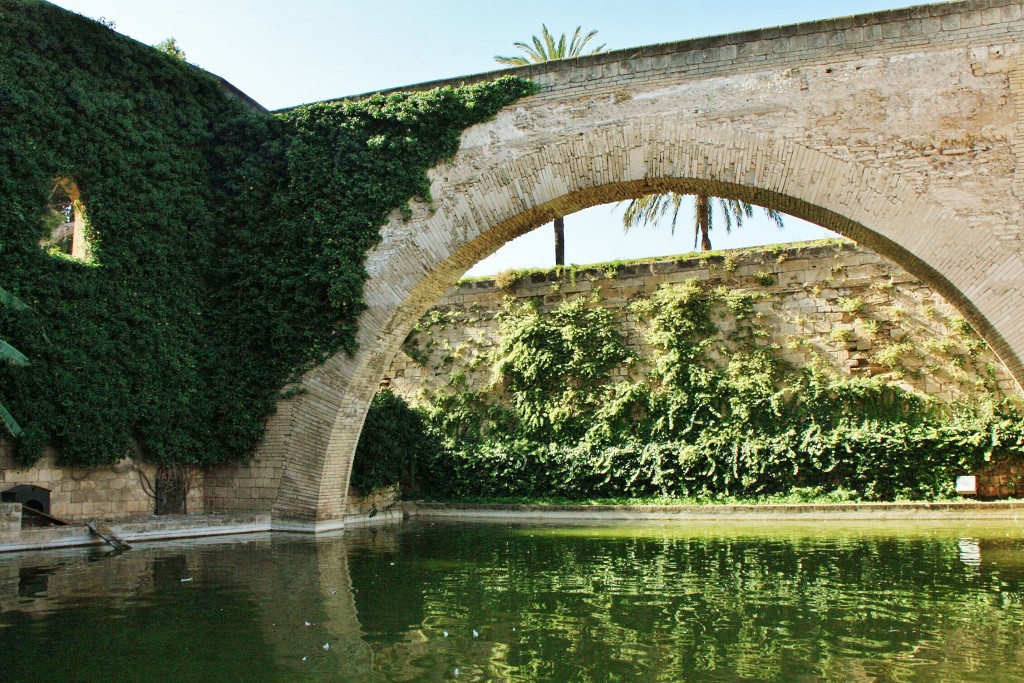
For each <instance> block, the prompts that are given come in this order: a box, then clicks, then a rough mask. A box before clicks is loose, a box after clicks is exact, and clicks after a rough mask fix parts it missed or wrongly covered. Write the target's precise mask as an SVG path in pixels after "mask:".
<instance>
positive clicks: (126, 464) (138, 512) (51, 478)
mask: <svg viewBox="0 0 1024 683" xmlns="http://www.w3.org/2000/svg"><path fill="white" fill-rule="evenodd" d="M11 450H12V449H11V446H10V445H6V444H4V443H3V442H0V491H3V490H6V489H9V488H11V487H13V486H17V485H18V484H33V485H35V486H40V487H42V488H44V489H48V490H49V491H50V514H52V515H53V516H55V517H60V518H61V519H66V520H69V521H75V520H88V519H96V518H104V519H116V518H124V517H140V516H144V515H152V514H153V513H154V512H155V509H156V505H155V501H154V499H153V498H152V497H151V496H150V495H149V494H148V493H147V492H146V489H147V488H151V485H152V483H153V482H155V481H156V467H155V466H153V465H141V466H139V465H136V464H135V463H133V462H132V461H131V460H130V459H127V458H126V459H125V460H122V461H121V462H120V463H118V464H117V465H114V466H113V467H101V468H84V467H61V466H58V465H57V464H56V462H55V456H54V453H53V452H52V451H48V452H47V453H46V454H45V455H44V456H43V457H42V458H41V459H40V460H39V462H37V463H36V464H35V465H32V466H31V467H18V466H17V465H16V464H15V463H14V459H13V457H12V456H11ZM202 479H203V477H202V473H199V472H197V473H196V478H195V480H194V482H193V486H192V488H191V490H190V491H189V495H188V499H187V502H186V504H187V510H188V512H194V513H202V512H204V511H205V507H204V502H203V495H202V491H203V481H202ZM144 482H146V483H144Z"/></svg>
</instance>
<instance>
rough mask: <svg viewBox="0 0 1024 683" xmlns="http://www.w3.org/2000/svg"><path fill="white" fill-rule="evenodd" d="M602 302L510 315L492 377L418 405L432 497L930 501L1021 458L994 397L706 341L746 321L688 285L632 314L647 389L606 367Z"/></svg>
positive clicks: (609, 344)
mask: <svg viewBox="0 0 1024 683" xmlns="http://www.w3.org/2000/svg"><path fill="white" fill-rule="evenodd" d="M596 305H597V302H595V301H589V300H587V299H576V300H574V301H570V302H567V303H563V304H562V305H561V306H560V307H559V308H558V309H556V310H555V311H552V312H551V313H542V312H541V311H540V310H538V309H536V308H533V307H529V306H517V305H511V306H510V308H508V309H507V310H506V312H505V313H504V314H503V316H502V326H501V334H502V338H501V340H500V350H499V351H498V352H497V353H495V354H494V355H492V356H491V357H490V362H491V363H492V365H493V366H494V368H495V376H496V377H498V378H499V379H500V381H499V382H497V383H496V385H495V386H492V387H490V388H488V389H487V390H484V391H480V392H473V391H465V390H462V391H460V392H458V393H442V394H438V395H435V396H427V397H425V400H426V402H427V406H428V421H429V423H430V425H431V426H432V428H433V429H435V430H436V431H437V433H438V434H440V435H441V436H442V437H443V446H444V447H443V449H442V450H440V451H438V452H437V453H435V454H433V455H432V456H430V457H429V458H428V461H427V462H426V463H424V464H422V465H421V472H424V473H425V474H423V475H422V477H421V479H422V481H423V482H424V486H423V491H424V494H425V495H427V496H430V497H434V498H442V499H445V498H449V499H450V498H487V497H509V496H512V497H515V496H519V497H526V498H561V499H566V500H585V499H590V498H622V497H671V498H688V499H689V498H695V497H696V498H700V499H715V500H721V499H726V498H730V497H741V498H744V499H750V498H757V497H771V499H772V500H780V499H786V498H787V497H791V498H792V499H793V500H799V499H800V497H801V496H802V495H805V494H806V495H805V497H808V498H809V499H810V498H813V499H815V500H820V499H822V498H825V499H833V498H834V499H836V500H846V499H851V498H857V499H864V500H895V499H899V498H907V497H913V498H941V497H943V496H948V495H952V493H953V491H952V485H953V481H954V477H955V476H956V475H957V474H963V473H965V472H972V471H975V470H976V469H977V468H978V467H979V466H981V465H982V464H983V463H985V462H987V461H988V459H990V458H992V457H994V456H996V455H998V456H999V457H1005V456H1012V457H1024V420H1022V419H1021V415H1020V413H1019V411H1018V410H1017V409H1016V408H1015V407H1014V405H1012V404H1009V403H1005V402H1000V401H999V398H998V396H997V395H996V394H991V395H979V396H975V397H973V399H972V403H971V404H970V405H958V406H954V407H944V406H941V405H939V404H938V403H937V402H936V401H935V400H934V399H930V398H928V397H925V396H923V395H919V394H916V393H912V392H910V391H907V390H905V389H903V388H901V387H900V386H899V385H896V384H894V383H891V382H890V381H888V380H886V379H883V378H881V377H870V378H868V377H845V376H841V375H839V374H837V373H836V372H835V371H833V370H832V369H831V368H827V367H824V366H823V365H821V364H812V365H810V366H808V367H806V368H801V369H798V368H794V367H792V366H789V365H788V364H786V363H785V362H783V361H782V360H780V359H779V358H777V357H775V355H774V350H772V349H770V348H762V347H757V346H751V345H749V344H747V343H745V342H744V341H743V339H744V338H743V336H742V335H739V336H738V337H737V338H736V339H734V340H732V341H726V342H723V341H722V340H721V339H718V338H716V333H717V329H716V326H715V325H714V324H713V323H712V322H711V321H712V319H713V318H717V316H718V315H719V314H720V313H722V312H725V313H726V314H727V317H728V316H732V319H733V321H734V322H735V324H736V325H737V326H739V327H740V328H742V326H743V325H748V326H750V325H753V324H754V323H753V322H752V321H751V320H750V317H751V316H750V315H749V310H748V308H749V306H750V305H752V304H751V301H750V300H749V299H746V298H744V297H743V296H742V293H735V292H729V291H727V290H722V289H719V288H715V289H710V290H708V289H706V288H704V287H703V286H702V285H700V283H698V282H697V281H695V280H691V281H688V282H684V283H681V284H679V285H670V286H665V287H662V288H661V289H659V290H658V292H656V293H655V295H653V296H652V297H651V298H650V299H649V300H647V301H646V303H642V305H641V302H634V304H633V305H631V308H630V310H631V311H633V312H634V313H637V314H638V315H640V316H642V317H643V319H644V320H645V321H646V325H647V326H648V342H649V344H650V346H651V348H652V349H653V353H652V355H651V357H649V358H646V359H641V360H640V362H641V363H643V364H644V365H646V366H648V367H651V368H653V369H652V371H651V372H650V374H649V375H648V376H647V377H645V378H643V379H642V380H637V379H631V378H629V377H628V375H626V374H625V373H622V372H616V370H617V369H622V368H625V367H626V364H627V360H626V358H627V356H626V355H625V354H624V353H623V352H622V351H621V350H620V347H619V344H621V340H619V338H618V335H617V333H616V330H615V324H614V319H612V318H611V317H610V316H608V315H607V312H605V311H603V309H599V308H596ZM720 349H721V351H720ZM890 353H891V351H890ZM801 492H803V493H801ZM809 492H810V493H809ZM812 494H813V495H812Z"/></svg>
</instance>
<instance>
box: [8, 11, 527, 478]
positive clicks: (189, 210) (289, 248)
mask: <svg viewBox="0 0 1024 683" xmlns="http://www.w3.org/2000/svg"><path fill="white" fill-rule="evenodd" d="M531 88H532V86H531V85H530V84H528V83H526V82H523V81H520V80H517V79H502V80H500V81H497V82H494V83H488V84H480V85H474V86H468V87H465V88H455V89H453V88H443V89H439V90H435V91H431V92H425V93H416V94H393V95H388V96H376V97H370V98H368V99H365V100H362V101H359V102H336V103H325V104H317V105H309V106H304V107H299V108H297V109H294V110H290V111H288V112H287V113H282V114H278V115H272V114H267V113H262V112H257V111H253V110H251V109H249V108H247V107H246V106H245V105H244V104H243V103H242V102H240V101H238V100H237V99H233V98H231V97H229V96H228V95H226V94H225V91H224V89H223V88H222V86H221V84H220V82H219V81H218V80H217V79H215V78H213V77H211V76H209V75H208V74H206V73H204V72H202V71H200V70H198V69H195V68H194V67H191V66H190V65H188V64H186V63H184V62H182V61H180V60H178V59H175V58H173V57H171V56H168V55H166V54H163V53H161V52H158V51H156V50H154V49H152V48H149V47H147V46H145V45H141V44H139V43H137V42H135V41H133V40H130V39H128V38H125V37H124V36H121V35H119V34H117V33H115V32H113V31H111V30H109V29H108V28H106V27H105V26H103V25H101V24H98V23H95V22H93V21H90V20H88V19H85V18H83V17H80V16H77V15H74V14H71V13H68V12H66V11H63V10H61V9H59V8H57V7H54V6H53V5H49V4H47V3H44V2H39V1H38V0H0V160H2V163H3V167H2V171H0V200H2V206H3V210H2V212H0V286H2V287H3V288H4V289H6V290H8V291H10V292H12V293H13V294H15V295H16V296H17V297H19V298H20V299H21V300H22V301H23V302H25V303H26V304H28V307H27V308H26V309H25V310H14V309H12V308H9V307H8V308H3V307H0V338H3V339H5V340H7V341H8V342H10V343H11V344H12V345H14V346H15V347H16V348H18V349H19V350H20V351H22V352H23V353H24V354H25V355H26V356H27V357H28V358H29V359H30V361H31V365H29V366H27V367H20V368H16V367H10V366H4V367H0V404H2V405H5V406H6V407H7V408H8V409H9V410H10V412H11V413H12V414H13V415H14V416H15V417H16V419H17V420H18V421H19V422H20V424H21V426H22V427H23V428H24V431H23V433H22V435H21V436H20V438H18V439H17V440H16V441H15V442H14V443H15V458H16V459H17V461H19V462H20V463H31V462H33V461H35V460H36V459H37V458H38V457H39V456H40V454H41V453H42V452H43V449H44V448H46V447H48V446H52V447H54V448H55V449H56V453H57V458H58V461H59V462H60V463H65V464H76V465H101V464H110V463H115V462H118V461H120V460H121V459H122V458H123V457H124V456H125V455H126V454H134V455H136V456H138V457H141V459H143V460H145V461H148V462H152V463H157V464H179V465H180V464H195V465H212V464H219V463H226V462H237V461H240V460H244V459H246V458H247V457H248V455H249V454H250V453H251V451H252V449H253V447H254V445H255V444H256V443H257V442H258V441H259V439H260V437H261V434H262V428H263V422H264V420H265V418H266V417H267V415H268V414H269V413H270V412H271V411H272V410H273V408H274V405H275V402H276V400H277V398H278V397H279V396H280V394H281V391H282V389H283V388H284V387H286V386H287V384H288V383H289V381H290V380H292V379H294V378H296V377H297V376H298V375H299V374H301V373H302V372H303V370H304V369H306V368H309V367H310V366H312V365H313V364H316V363H317V362H319V361H320V360H322V359H323V358H325V357H327V356H328V355H330V354H333V353H336V352H338V351H340V350H347V351H352V350H353V346H354V338H355V337H354V331H355V330H356V327H357V325H358V318H359V314H360V312H361V310H362V309H363V301H362V287H363V283H364V281H365V279H366V272H365V270H364V268H363V265H362V264H363V259H364V255H365V253H366V251H367V250H368V249H369V248H370V247H371V246H372V245H373V244H374V243H375V242H376V241H377V239H378V229H379V228H380V226H381V225H382V224H383V223H384V222H385V221H386V218H387V216H388V214H389V213H390V212H392V211H394V210H396V209H402V208H403V207H405V206H407V203H408V202H409V201H411V200H414V199H419V200H424V201H429V183H428V178H427V175H426V170H427V169H428V168H429V167H430V166H432V165H434V164H436V163H437V162H438V161H439V160H441V159H444V158H446V157H449V156H451V155H453V154H454V153H455V151H456V149H457V147H458V142H459V136H460V134H461V131H462V130H463V129H464V128H466V127H467V126H470V125H472V124H473V123H476V122H479V121H482V120H485V119H487V118H489V117H490V116H492V115H493V114H494V113H496V112H497V110H498V109H500V108H501V107H502V106H504V105H505V104H507V103H509V102H511V101H513V100H514V99H516V98H518V97H520V96H522V95H524V94H526V93H529V92H531ZM58 180H66V181H70V182H72V183H74V185H75V187H76V189H77V190H78V191H79V192H80V200H81V203H82V205H83V206H84V208H85V212H86V215H87V217H88V225H87V226H86V233H87V236H88V238H89V241H90V248H91V256H90V258H89V259H88V260H80V259H79V260H76V259H72V258H68V257H66V256H65V255H63V254H61V253H58V252H57V251H55V250H51V249H48V248H46V247H45V246H41V240H44V239H45V238H46V237H47V230H48V228H47V227H46V222H45V221H44V215H45V214H46V212H47V206H48V202H49V201H50V196H51V193H52V191H53V188H54V187H55V184H56V183H57V181H58Z"/></svg>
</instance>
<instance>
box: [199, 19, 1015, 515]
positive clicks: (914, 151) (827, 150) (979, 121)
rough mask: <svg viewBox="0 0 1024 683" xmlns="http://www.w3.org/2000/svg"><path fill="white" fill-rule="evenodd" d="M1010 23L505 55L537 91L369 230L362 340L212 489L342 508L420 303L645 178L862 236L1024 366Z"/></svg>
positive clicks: (919, 25)
mask: <svg viewBox="0 0 1024 683" xmlns="http://www.w3.org/2000/svg"><path fill="white" fill-rule="evenodd" d="M1022 37H1024V16H1022V11H1021V4H1020V2H1019V1H1011V0H968V1H966V2H950V3H940V4H935V5H925V6H920V7H912V8H909V9H905V10H893V11H888V12H879V13H876V14H869V15H863V16H855V17H844V18H840V19H833V20H828V21H820V22H813V23H808V24H799V25H796V26H788V27H779V28H772V29H764V30H761V31H748V32H745V33H740V34H734V35H727V36H717V37H712V38H705V39H698V40H691V41H686V42H681V43H670V44H664V45H656V46H650V47H643V48H636V49H629V50H618V51H614V52H610V53H607V54H602V55H595V56H592V57H586V58H580V59H576V60H564V61H559V62H553V63H548V64H541V65H535V66H530V67H524V68H522V69H517V70H514V71H512V72H514V73H517V74H518V75H521V76H525V77H528V78H531V79H532V80H534V81H535V82H537V83H538V84H540V85H541V86H542V90H541V92H540V93H539V94H537V95H535V96H532V97H529V98H526V99H525V100H522V101H520V102H519V103H517V104H516V105H515V106H513V107H510V108H508V109H507V110H506V111H503V112H501V113H500V114H499V115H498V116H497V117H496V118H495V119H494V120H493V121H491V122H488V123H485V124H481V125H478V126H475V127H473V128H471V129H469V130H467V131H466V132H465V133H464V134H463V137H462V148H461V150H460V152H459V153H458V155H457V156H456V157H455V158H454V159H453V160H452V161H451V162H449V163H448V164H446V165H443V166H441V167H439V168H437V169H435V170H434V172H433V174H432V179H433V183H432V187H431V194H432V198H433V203H432V205H431V206H429V207H428V206H419V207H414V211H413V216H412V217H411V219H409V220H404V219H403V218H402V217H401V216H398V215H397V214H396V215H395V216H394V218H393V219H392V220H391V222H390V223H389V224H388V225H387V226H386V227H385V228H384V229H383V230H382V238H383V239H382V242H381V243H380V244H379V245H378V246H377V247H376V248H375V249H374V250H373V251H372V252H371V253H370V254H369V255H368V257H367V261H366V267H367V270H368V272H369V274H370V279H369V281H368V282H367V284H366V289H365V301H366V303H367V306H368V308H367V310H366V311H365V313H364V314H363V316H362V320H361V325H360V331H359V335H358V343H359V348H360V351H359V352H358V353H357V354H355V355H354V356H347V355H345V354H339V355H338V356H335V357H334V358H331V359H329V360H328V361H327V362H325V363H324V364H323V365H322V366H321V367H319V368H317V369H315V370H312V371H311V372H309V373H307V374H306V375H305V376H304V377H303V379H302V381H301V387H300V388H301V389H302V391H303V393H302V394H301V395H298V396H297V397H296V398H293V399H290V400H289V401H287V402H284V403H283V404H282V405H281V408H280V410H279V412H278V414H277V415H276V416H275V417H274V418H272V419H271V421H270V424H269V432H268V439H267V440H266V442H265V443H264V444H263V447H262V448H261V449H260V452H259V453H258V455H257V457H256V459H255V460H254V463H253V465H252V466H251V467H241V468H234V469H232V470H231V471H226V472H224V473H219V474H217V475H214V476H211V477H210V478H209V480H208V483H209V485H210V487H211V488H209V489H208V494H209V499H210V500H213V501H215V504H214V505H213V507H216V508H220V509H226V510H272V511H273V513H274V515H275V518H279V519H296V520H299V525H304V526H305V528H309V529H325V528H336V527H338V526H341V525H343V522H342V519H343V516H344V514H345V509H346V503H345V498H346V491H347V482H348V478H349V472H350V467H351V458H352V453H353V452H354V450H355V446H356V443H357V440H358V437H359V432H360V429H361V427H362V423H363V419H364V417H365V413H366V410H367V407H368V405H369V402H370V399H371V397H372V395H373V392H374V391H375V389H376V387H377V383H378V380H379V378H380V377H381V376H383V375H384V373H385V371H386V369H387V367H388V366H389V365H390V363H391V361H392V359H393V358H394V356H395V354H396V353H397V352H398V349H399V347H400V345H401V343H402V341H403V340H404V339H405V337H406V335H407V334H408V333H409V331H410V330H411V329H412V327H413V326H414V325H415V324H416V322H417V321H418V320H419V319H420V317H421V316H422V315H423V314H424V313H425V312H426V311H427V310H428V309H429V308H430V307H431V306H433V305H434V304H435V303H436V302H437V300H438V299H439V298H440V297H441V296H442V294H443V293H444V292H445V291H447V290H448V289H449V288H450V287H451V286H452V285H454V284H455V282H456V281H457V279H458V278H459V277H460V276H461V274H462V273H464V272H465V271H466V270H467V269H468V268H469V267H470V266H472V265H473V264H474V263H476V262H477V261H479V260H480V259H482V258H484V257H485V256H487V255H489V254H491V253H493V252H494V251H495V250H497V249H498V248H499V247H500V246H502V245H503V244H505V243H506V242H508V241H509V240H511V239H513V238H515V237H517V236H519V235H521V234H523V233H525V232H527V231H529V230H532V229H534V228H536V227H538V226H540V225H542V224H544V223H546V222H549V221H550V220H552V219H553V218H555V217H556V216H565V215H568V214H570V213H573V212H575V211H578V210H580V209H583V208H586V207H589V206H593V205H596V204H602V203H607V202H615V201H619V200H623V199H628V198H631V197H634V196H637V195H639V194H643V193H646V192H651V191H664V190H674V191H678V192H689V193H693V192H700V193H703V194H708V195H716V196H723V197H730V198H735V199H741V200H745V201H750V202H754V203H758V204H761V205H764V206H769V207H772V208H775V209H778V210H780V211H784V212H786V213H789V214H792V215H795V216H798V217H801V218H804V219H806V220H810V221H812V222H815V223H818V224H820V225H822V226H824V227H827V228H830V229H832V230H834V231H836V232H839V233H841V234H843V235H846V236H848V237H851V238H853V239H855V240H856V241H857V242H859V243H861V244H863V245H865V246H867V247H869V248H871V249H873V250H874V251H876V252H878V253H879V254H882V255H883V256H886V257H888V258H890V259H892V260H893V261H895V262H896V263H898V264H900V265H901V266H902V267H904V268H905V269H906V270H907V271H909V272H910V273H912V274H913V275H915V276H916V277H918V278H920V279H921V281H922V282H924V283H925V284H926V285H927V286H928V287H930V288H932V289H934V290H935V291H936V292H938V293H939V294H941V295H942V296H943V297H944V298H945V299H946V300H947V301H948V302H949V303H950V305H952V306H953V307H954V308H955V309H956V310H957V311H958V312H959V313H960V315H962V316H963V317H964V318H966V319H967V320H969V321H970V323H971V325H972V326H973V327H974V329H976V330H977V331H978V332H979V333H980V334H981V336H982V337H983V338H984V339H985V341H986V342H988V344H989V345H990V347H991V348H992V350H993V351H994V352H995V353H996V354H997V355H998V356H999V358H1000V359H1001V360H1002V361H1003V363H1004V364H1005V365H1006V367H1007V369H1008V370H1009V373H1010V374H1011V375H1012V376H1013V377H1014V378H1015V380H1016V381H1017V383H1018V384H1020V383H1021V382H1022V381H1024V360H1022V359H1024V296H1022V294H1024V291H1022V290H1024V241H1022V231H1021V222H1020V221H1021V215H1022V211H1021V209H1022V207H1021V199H1020V182H1021V180H1020V168H1021V166H1022V165H1021V163H1019V161H1020V160H1021V155H1022V149H1024V148H1022V147H1021V136H1020V130H1021V123H1020V121H1021V118H1020V116H1019V113H1020V110H1021V107H1022V99H1021V88H1020V74H1019V72H1018V66H1017V65H1018V61H1019V59H1020V54H1021V38H1022ZM496 73H503V72H496ZM496 73H495V74H483V75H478V76H472V77H466V78H460V79H455V82H469V81H472V80H479V79H482V78H491V77H493V76H494V75H496ZM442 84H443V83H433V84H423V85H421V86H416V87H423V88H425V87H431V86H436V85H442Z"/></svg>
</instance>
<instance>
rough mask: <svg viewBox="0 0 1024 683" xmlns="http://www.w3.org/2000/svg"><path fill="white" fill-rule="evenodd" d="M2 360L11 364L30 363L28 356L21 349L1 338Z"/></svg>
mask: <svg viewBox="0 0 1024 683" xmlns="http://www.w3.org/2000/svg"><path fill="white" fill-rule="evenodd" d="M0 362H3V363H10V364H11V365H28V358H27V357H26V356H25V354H23V353H22V352H21V351H19V350H18V349H16V348H14V347H13V346H11V345H10V344H8V343H7V342H5V341H4V340H3V339H0Z"/></svg>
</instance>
